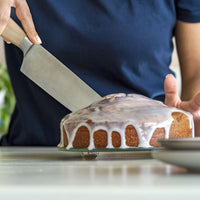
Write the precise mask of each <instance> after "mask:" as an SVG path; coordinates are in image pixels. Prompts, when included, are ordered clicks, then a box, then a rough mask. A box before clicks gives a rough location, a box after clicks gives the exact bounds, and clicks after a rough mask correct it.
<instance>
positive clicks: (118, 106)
mask: <svg viewBox="0 0 200 200" xmlns="http://www.w3.org/2000/svg"><path fill="white" fill-rule="evenodd" d="M179 137H194V123H193V117H192V115H191V114H190V113H187V112H185V111H183V110H180V109H176V108H171V107H168V106H166V105H164V104H163V103H162V102H160V101H156V100H152V99H149V98H147V97H144V96H142V95H136V94H128V95H126V94H113V95H108V96H106V97H104V98H102V100H100V101H98V102H95V103H93V104H91V105H90V106H88V107H86V108H83V109H81V110H78V111H76V112H73V113H71V114H69V115H66V116H65V117H64V118H63V119H62V121H61V141H60V144H59V145H58V146H59V147H65V148H67V149H70V148H87V149H89V150H92V149H94V148H132V147H151V146H159V143H158V142H157V139H162V138H166V139H167V138H179Z"/></svg>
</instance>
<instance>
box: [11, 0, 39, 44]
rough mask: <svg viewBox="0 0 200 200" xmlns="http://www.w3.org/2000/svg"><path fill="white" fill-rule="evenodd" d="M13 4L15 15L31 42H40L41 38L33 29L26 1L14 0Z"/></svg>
mask: <svg viewBox="0 0 200 200" xmlns="http://www.w3.org/2000/svg"><path fill="white" fill-rule="evenodd" d="M14 6H15V9H16V15H17V17H18V18H19V20H20V21H21V23H22V26H23V28H24V30H25V32H26V34H27V36H28V37H29V39H30V40H31V42H33V43H35V44H41V39H40V37H39V36H38V34H37V32H36V30H35V26H34V23H33V19H32V16H31V12H30V10H29V7H28V4H27V3H26V1H25V0H16V1H15V3H14Z"/></svg>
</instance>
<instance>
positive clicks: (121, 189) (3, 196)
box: [0, 147, 200, 200]
mask: <svg viewBox="0 0 200 200" xmlns="http://www.w3.org/2000/svg"><path fill="white" fill-rule="evenodd" d="M123 198H126V200H127V199H139V200H142V199H154V200H155V199H159V200H160V199H162V200H164V199H168V200H169V199H182V200H184V199H190V200H193V199H200V174H195V173H190V172H188V171H187V170H186V169H183V168H179V167H176V166H172V165H169V164H164V163H162V162H160V161H157V160H154V159H150V152H130V153H100V154H99V156H98V158H97V159H96V160H92V161H87V160H84V159H82V156H81V155H80V154H79V153H74V152H63V151H58V150H57V148H54V147H52V148H50V147H46V148H45V147H42V148H39V147H34V148H32V147H1V148H0V200H7V199H9V200H10V199H12V200H13V199H15V200H17V199H20V200H23V199H31V200H32V199H34V200H35V199H48V200H51V199H73V200H74V199H81V200H83V199H87V200H88V199H95V200H98V199H101V200H102V199H115V200H117V199H123Z"/></svg>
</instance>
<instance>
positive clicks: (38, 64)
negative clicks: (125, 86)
mask: <svg viewBox="0 0 200 200" xmlns="http://www.w3.org/2000/svg"><path fill="white" fill-rule="evenodd" d="M1 35H2V37H3V38H5V39H6V40H8V41H10V42H11V43H12V44H14V45H16V46H17V47H19V48H20V49H21V50H22V51H23V53H24V58H23V62H22V66H21V68H20V71H21V72H22V73H24V74H25V75H26V76H27V77H28V78H29V79H31V80H32V81H33V82H34V83H36V84H37V85H38V86H40V87H41V88H42V89H43V90H44V91H45V92H47V93H48V94H49V95H51V96H52V97H54V98H55V99H56V100H57V101H58V102H60V103H61V104H62V105H64V106H65V107H66V108H68V109H69V110H71V111H72V112H74V111H76V110H79V109H81V108H84V107H86V106H88V105H90V104H91V103H93V102H95V101H98V100H100V99H101V96H100V95H99V94H98V93H97V92H96V91H94V90H93V89H92V88H91V87H90V86H88V85H87V84H86V83H85V82H84V81H82V80H81V79H80V78H79V77H78V76H77V75H76V74H74V73H73V72H72V71H71V70H70V69H69V68H67V67H66V66H65V65H64V64H62V63H61V62H60V61H59V60H58V59H57V58H56V57H55V56H53V55H52V54H51V53H49V52H48V51H47V50H46V49H44V48H43V47H42V46H41V45H34V44H33V43H32V42H31V41H30V40H29V39H28V37H27V36H26V34H25V32H24V31H23V30H22V29H21V28H20V27H19V26H18V25H17V24H16V23H15V22H14V21H13V20H12V19H11V18H10V19H9V22H8V24H7V26H6V28H5V29H4V31H3V33H2V34H1Z"/></svg>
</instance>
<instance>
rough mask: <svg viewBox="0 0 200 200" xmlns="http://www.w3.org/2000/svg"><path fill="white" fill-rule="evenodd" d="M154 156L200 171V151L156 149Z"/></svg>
mask: <svg viewBox="0 0 200 200" xmlns="http://www.w3.org/2000/svg"><path fill="white" fill-rule="evenodd" d="M152 157H153V158H155V159H158V160H161V161H164V162H166V163H169V164H173V165H176V166H179V167H184V168H187V169H188V170H190V171H198V172H200V151H194V150H190V151H183V150H181V151H178V150H175V151H173V150H155V151H153V152H152Z"/></svg>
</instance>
